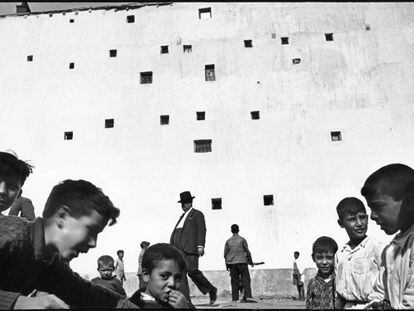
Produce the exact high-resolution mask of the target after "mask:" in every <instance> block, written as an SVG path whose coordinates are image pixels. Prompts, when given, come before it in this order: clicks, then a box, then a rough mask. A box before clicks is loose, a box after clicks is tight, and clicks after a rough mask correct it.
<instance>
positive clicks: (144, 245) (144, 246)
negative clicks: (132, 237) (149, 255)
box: [137, 241, 150, 289]
mask: <svg viewBox="0 0 414 311" xmlns="http://www.w3.org/2000/svg"><path fill="white" fill-rule="evenodd" d="M139 245H140V246H141V251H140V253H139V255H138V272H137V276H138V280H139V285H138V289H141V288H145V287H146V286H147V285H146V283H145V282H144V278H143V277H142V258H143V257H144V254H145V251H146V250H147V248H148V246H150V242H147V241H142V242H141V243H140V244H139Z"/></svg>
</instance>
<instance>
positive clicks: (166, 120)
mask: <svg viewBox="0 0 414 311" xmlns="http://www.w3.org/2000/svg"><path fill="white" fill-rule="evenodd" d="M169 123H170V116H169V115H168V114H165V115H162V116H160V124H161V125H166V124H169Z"/></svg>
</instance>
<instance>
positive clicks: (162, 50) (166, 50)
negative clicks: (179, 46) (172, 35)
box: [161, 45, 168, 54]
mask: <svg viewBox="0 0 414 311" xmlns="http://www.w3.org/2000/svg"><path fill="white" fill-rule="evenodd" d="M161 54H168V45H161Z"/></svg>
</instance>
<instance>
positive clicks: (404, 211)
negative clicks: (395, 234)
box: [398, 193, 414, 229]
mask: <svg viewBox="0 0 414 311" xmlns="http://www.w3.org/2000/svg"><path fill="white" fill-rule="evenodd" d="M398 222H399V227H400V228H401V229H408V228H409V227H411V225H413V224H414V194H411V193H410V194H407V195H406V196H405V197H404V199H403V200H402V202H401V208H400V214H399V215H398Z"/></svg>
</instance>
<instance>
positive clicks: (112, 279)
mask: <svg viewBox="0 0 414 311" xmlns="http://www.w3.org/2000/svg"><path fill="white" fill-rule="evenodd" d="M114 270H115V267H114V259H113V258H112V257H111V256H109V255H103V256H101V257H99V258H98V271H99V275H100V276H98V277H96V278H94V279H92V280H91V282H92V283H93V284H96V285H100V286H103V287H105V288H107V289H110V290H111V291H113V292H115V293H118V294H120V295H121V296H122V297H124V298H125V297H126V293H125V290H124V288H123V287H122V284H121V281H120V280H118V278H117V277H116V276H114V275H112V273H114Z"/></svg>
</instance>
